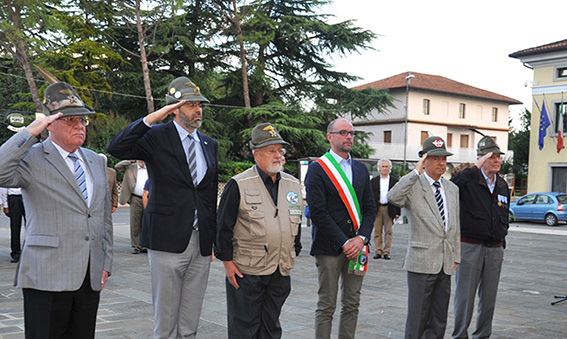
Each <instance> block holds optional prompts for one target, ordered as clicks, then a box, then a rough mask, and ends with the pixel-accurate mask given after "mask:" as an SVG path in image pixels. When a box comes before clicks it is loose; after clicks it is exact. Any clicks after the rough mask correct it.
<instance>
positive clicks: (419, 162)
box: [415, 153, 427, 174]
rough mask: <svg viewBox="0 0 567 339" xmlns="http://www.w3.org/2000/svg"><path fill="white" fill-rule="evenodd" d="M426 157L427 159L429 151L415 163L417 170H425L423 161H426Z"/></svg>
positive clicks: (421, 171)
mask: <svg viewBox="0 0 567 339" xmlns="http://www.w3.org/2000/svg"><path fill="white" fill-rule="evenodd" d="M425 159H427V153H425V154H424V155H423V156H421V159H419V161H418V162H417V165H415V169H416V170H417V172H419V174H421V173H423V171H424V168H425V167H424V166H423V163H424V162H425Z"/></svg>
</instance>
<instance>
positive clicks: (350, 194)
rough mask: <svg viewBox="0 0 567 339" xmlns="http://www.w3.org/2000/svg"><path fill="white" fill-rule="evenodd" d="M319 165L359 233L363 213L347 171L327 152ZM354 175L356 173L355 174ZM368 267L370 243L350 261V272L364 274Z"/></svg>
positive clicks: (318, 161) (320, 159)
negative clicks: (331, 183)
mask: <svg viewBox="0 0 567 339" xmlns="http://www.w3.org/2000/svg"><path fill="white" fill-rule="evenodd" d="M316 161H317V163H319V165H321V167H322V168H323V170H324V171H325V173H327V176H328V177H329V179H331V181H332V182H333V185H334V186H335V188H336V189H337V191H338V193H339V196H340V197H341V200H342V202H343V203H344V204H345V207H346V209H347V211H348V214H349V216H350V218H351V219H352V221H353V226H354V230H355V231H357V233H358V228H359V227H360V223H361V222H362V214H361V213H360V205H359V203H358V198H357V197H356V192H355V191H354V188H353V187H352V184H351V183H350V181H349V180H348V178H347V176H346V174H345V172H344V171H343V169H342V168H341V166H340V165H339V163H338V162H337V161H336V160H335V158H334V157H333V156H332V155H331V153H329V152H327V153H325V154H324V155H323V156H322V157H320V158H319V159H317V160H316ZM353 175H354V174H353ZM367 269H368V245H364V246H363V247H362V251H361V252H360V253H359V254H358V257H357V258H356V259H352V260H350V262H349V269H348V273H350V274H356V275H364V274H365V273H366V270H367Z"/></svg>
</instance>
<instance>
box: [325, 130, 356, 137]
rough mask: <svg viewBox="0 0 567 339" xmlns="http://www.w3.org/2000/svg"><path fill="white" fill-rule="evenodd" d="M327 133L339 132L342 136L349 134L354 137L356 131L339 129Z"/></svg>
mask: <svg viewBox="0 0 567 339" xmlns="http://www.w3.org/2000/svg"><path fill="white" fill-rule="evenodd" d="M329 134H340V135H342V136H343V137H346V136H347V135H350V136H351V137H354V136H355V135H356V131H347V130H345V129H342V130H340V131H334V132H329Z"/></svg>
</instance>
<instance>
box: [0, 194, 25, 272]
mask: <svg viewBox="0 0 567 339" xmlns="http://www.w3.org/2000/svg"><path fill="white" fill-rule="evenodd" d="M0 195H2V198H1V201H3V203H2V205H3V207H4V214H6V216H7V217H8V218H10V249H11V252H10V257H11V259H10V262H12V263H17V262H19V261H20V255H21V254H22V241H21V239H20V238H21V234H22V220H23V221H24V222H25V220H26V211H25V209H24V201H23V199H22V189H21V188H19V187H15V188H0Z"/></svg>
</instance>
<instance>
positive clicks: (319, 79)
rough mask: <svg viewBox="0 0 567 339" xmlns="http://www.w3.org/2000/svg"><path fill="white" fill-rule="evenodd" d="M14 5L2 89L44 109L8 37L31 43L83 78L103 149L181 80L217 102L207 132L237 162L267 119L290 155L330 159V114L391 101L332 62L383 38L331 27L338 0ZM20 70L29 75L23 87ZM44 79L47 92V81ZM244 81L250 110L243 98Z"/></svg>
mask: <svg viewBox="0 0 567 339" xmlns="http://www.w3.org/2000/svg"><path fill="white" fill-rule="evenodd" d="M7 2H8V3H10V2H11V3H13V4H17V6H19V7H17V8H18V9H19V13H20V17H19V18H20V19H19V20H20V21H18V22H19V23H20V25H21V30H20V31H17V30H13V29H11V28H9V27H8V26H9V25H10V22H11V21H10V20H9V19H10V17H8V15H7V13H8V12H6V9H5V8H3V7H1V6H0V28H1V30H0V40H1V41H2V43H1V44H0V67H4V68H1V69H0V94H4V93H7V94H5V95H6V97H5V98H4V97H3V96H0V103H2V104H4V105H3V107H6V108H10V109H18V108H19V109H22V110H24V111H28V112H29V113H32V112H33V111H35V110H36V109H37V107H35V108H34V105H33V104H32V100H31V99H32V97H31V95H29V94H27V93H28V92H29V90H27V89H26V87H25V80H24V79H32V82H34V83H35V82H38V81H37V77H36V79H35V80H34V77H33V74H31V75H30V74H28V72H27V71H23V70H19V69H18V68H14V66H16V65H18V66H19V65H21V60H20V59H19V58H18V54H17V53H16V51H17V49H16V47H15V45H9V44H10V43H12V42H14V41H22V43H23V46H24V50H25V52H26V53H27V55H29V56H31V59H32V60H31V62H30V64H32V63H35V64H38V65H40V66H42V67H43V68H45V69H47V70H48V71H50V72H51V73H53V74H54V75H55V76H56V77H57V78H58V79H59V80H61V81H66V82H68V83H70V84H71V85H73V86H74V87H75V88H76V89H77V92H79V94H80V95H81V97H82V98H83V100H84V101H85V102H86V103H87V104H89V105H91V106H92V107H94V109H95V110H96V111H97V115H96V117H95V118H94V120H93V123H92V124H91V125H90V126H89V127H88V139H87V146H88V147H90V148H93V149H95V150H96V151H99V152H103V151H104V148H105V146H106V144H107V143H108V141H109V140H110V138H111V137H112V136H113V135H114V134H116V132H117V131H118V130H120V129H121V128H123V127H124V126H125V125H126V124H127V123H128V122H130V121H133V120H135V119H138V118H140V117H143V116H145V115H146V114H147V113H148V111H151V107H150V106H151V105H148V104H147V100H148V98H149V100H150V101H151V103H152V104H155V106H156V107H161V106H162V105H163V104H164V100H163V98H164V97H165V94H166V91H167V88H168V85H169V83H170V82H171V81H172V80H173V79H174V78H176V77H178V76H188V77H189V78H190V79H192V80H193V81H194V82H195V83H196V84H197V85H198V86H199V87H200V88H201V92H202V93H203V94H204V95H205V96H206V97H207V98H208V99H209V100H210V101H211V105H210V106H209V107H207V108H206V109H205V110H204V119H203V125H202V127H201V130H202V131H203V132H205V133H207V134H209V135H211V136H212V137H214V138H216V139H217V140H218V141H219V146H220V149H219V157H220V159H221V161H223V162H226V163H229V162H231V161H245V162H246V161H251V160H252V157H251V154H250V150H249V146H248V140H249V138H250V132H251V130H252V128H253V127H254V126H255V125H256V124H258V123H261V122H265V121H268V122H271V123H273V124H274V125H275V126H276V127H277V128H278V130H279V131H280V133H281V134H282V136H283V138H284V139H285V140H287V141H288V142H289V143H290V146H289V147H288V149H289V156H288V158H290V159H293V158H299V157H305V156H319V155H321V154H322V153H323V152H325V151H326V150H327V149H328V147H329V145H328V142H327V140H326V137H325V130H326V126H327V124H328V123H329V122H330V121H331V120H333V119H335V118H337V117H340V116H345V117H350V118H353V119H354V118H360V117H364V116H365V115H366V114H368V113H369V112H370V111H373V110H378V112H381V111H383V110H384V109H385V108H387V107H389V106H391V105H392V98H391V97H390V96H389V95H388V94H387V93H386V92H384V91H378V90H374V89H366V90H363V91H354V90H351V89H349V88H348V87H347V84H348V83H349V82H350V81H353V80H355V79H357V77H356V76H354V75H350V74H347V73H344V72H340V71H336V70H335V69H334V68H333V65H332V63H331V60H332V59H331V57H344V56H348V55H349V54H351V53H357V52H360V51H363V50H365V49H370V48H371V46H370V43H371V42H372V41H373V39H374V38H375V37H376V36H375V34H374V33H372V32H370V31H366V30H362V29H360V28H358V27H356V26H355V25H354V22H353V21H344V22H339V23H329V22H330V16H329V15H326V14H321V13H322V11H321V8H323V6H325V5H328V4H329V3H331V1H330V0H270V1H268V0H251V1H243V0H222V1H221V0H218V1H217V0H216V1H215V3H216V4H218V6H216V7H215V6H214V5H213V4H212V2H211V1H207V0H192V1H182V0H151V1H143V2H141V6H139V7H138V8H139V13H137V12H136V11H135V9H136V8H137V7H136V6H137V5H138V4H140V1H138V0H127V1H122V2H108V1H103V0H57V1H56V0H53V1H42V2H40V3H38V2H37V1H25V0H12V1H9V0H7ZM230 6H233V7H232V11H231V12H227V13H234V14H235V15H238V19H239V20H240V21H239V23H240V26H238V25H234V22H231V21H230V20H227V16H225V15H223V14H222V13H223V10H225V9H229V8H230ZM140 29H141V30H140ZM140 32H142V35H140ZM141 36H142V37H143V39H141V38H140V37H141ZM239 37H240V39H239ZM18 39H20V40H18ZM141 47H144V48H145V49H146V51H147V53H146V64H147V69H146V71H144V67H142V65H143V59H144V58H143V56H142V55H143V51H141ZM239 60H241V61H240V62H239ZM141 61H142V62H141ZM242 63H244V64H242ZM242 66H246V67H242ZM243 71H244V72H243ZM144 72H147V74H146V77H145V78H144ZM12 74H13V75H15V76H19V77H20V78H18V79H19V80H18V81H16V82H15V83H13V84H12V83H11V82H10V80H11V78H10V79H8V75H10V76H11V75H12ZM246 77H247V78H248V83H246V81H244V79H245V78H246ZM28 83H29V81H28ZM150 84H151V85H150ZM38 85H39V87H40V88H39V91H38V92H39V95H40V96H41V95H42V89H43V88H45V87H46V86H47V84H45V82H41V81H40V82H38ZM145 87H146V90H144V88H145ZM245 87H247V88H248V90H249V93H250V105H249V108H246V106H248V105H243V103H244V99H243V97H244V96H245V95H244V94H243V93H245V91H244V88H245ZM148 88H151V91H148V90H147V89H148ZM36 106H37V105H36ZM243 106H245V107H243ZM0 137H1V135H0ZM367 140H368V135H360V136H358V135H357V142H356V144H355V146H354V149H353V156H355V157H367V156H368V155H369V154H370V153H371V149H370V148H369V147H368V146H367V144H366V141H367ZM110 160H111V163H112V161H114V160H115V159H110Z"/></svg>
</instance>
